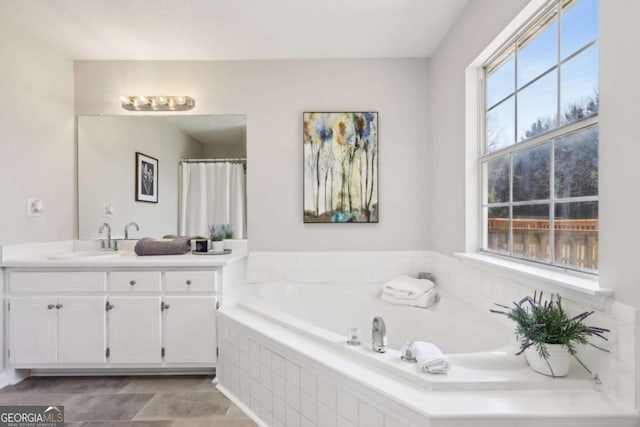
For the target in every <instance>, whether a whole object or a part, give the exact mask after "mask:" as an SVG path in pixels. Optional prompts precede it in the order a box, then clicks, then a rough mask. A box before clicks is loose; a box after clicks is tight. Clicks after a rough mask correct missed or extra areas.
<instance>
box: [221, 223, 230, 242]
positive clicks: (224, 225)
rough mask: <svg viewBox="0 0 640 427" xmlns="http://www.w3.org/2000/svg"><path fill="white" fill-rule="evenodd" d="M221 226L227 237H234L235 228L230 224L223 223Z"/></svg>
mask: <svg viewBox="0 0 640 427" xmlns="http://www.w3.org/2000/svg"><path fill="white" fill-rule="evenodd" d="M220 227H222V231H223V233H224V238H225V239H233V230H232V229H231V226H230V225H229V224H222V225H220Z"/></svg>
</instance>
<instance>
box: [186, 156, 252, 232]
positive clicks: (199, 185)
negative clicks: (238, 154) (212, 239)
mask: <svg viewBox="0 0 640 427" xmlns="http://www.w3.org/2000/svg"><path fill="white" fill-rule="evenodd" d="M181 173H182V186H181V188H182V191H181V195H180V198H181V200H180V224H179V225H180V227H179V231H180V235H182V236H205V237H206V236H209V225H210V224H229V225H230V226H231V229H232V230H233V237H234V238H235V239H244V238H245V237H246V214H245V203H246V198H245V182H244V181H245V180H244V167H243V165H242V164H240V163H231V162H225V163H206V162H198V163H182V172H181Z"/></svg>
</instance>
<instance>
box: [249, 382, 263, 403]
mask: <svg viewBox="0 0 640 427" xmlns="http://www.w3.org/2000/svg"><path fill="white" fill-rule="evenodd" d="M260 389H261V387H260V382H259V381H258V380H254V379H252V380H251V397H252V398H253V399H260Z"/></svg>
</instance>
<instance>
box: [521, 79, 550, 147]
mask: <svg viewBox="0 0 640 427" xmlns="http://www.w3.org/2000/svg"><path fill="white" fill-rule="evenodd" d="M557 113H558V74H557V72H555V71H552V72H551V73H549V74H547V75H546V76H544V77H543V78H541V79H540V80H538V81H537V82H535V83H534V84H532V85H531V86H528V87H527V88H526V89H524V90H523V91H522V92H519V93H518V140H519V141H524V140H525V139H529V138H532V137H534V136H536V135H539V134H541V133H544V132H546V131H548V130H550V129H553V128H555V127H556V122H557Z"/></svg>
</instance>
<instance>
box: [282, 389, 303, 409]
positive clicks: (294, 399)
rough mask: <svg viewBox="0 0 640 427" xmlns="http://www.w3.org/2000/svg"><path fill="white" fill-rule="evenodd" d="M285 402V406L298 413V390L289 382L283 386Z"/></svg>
mask: <svg viewBox="0 0 640 427" xmlns="http://www.w3.org/2000/svg"><path fill="white" fill-rule="evenodd" d="M285 400H286V402H287V405H289V406H291V407H293V409H295V410H296V411H300V389H299V388H298V387H296V386H294V385H293V384H291V383H289V382H288V383H286V384H285Z"/></svg>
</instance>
